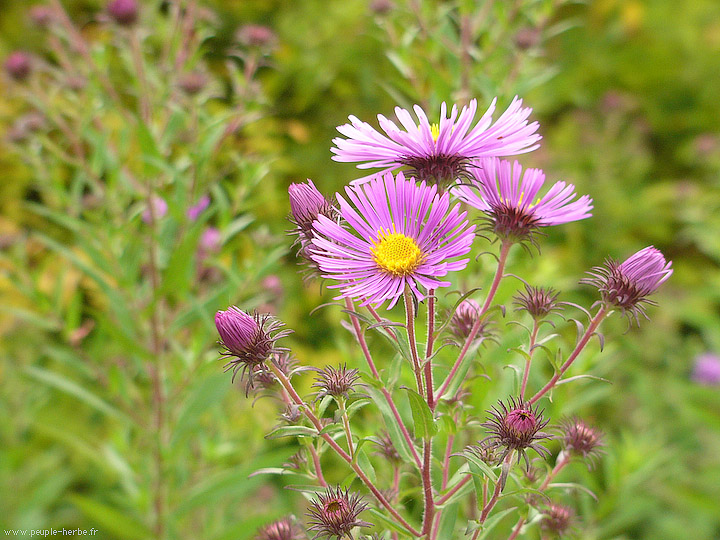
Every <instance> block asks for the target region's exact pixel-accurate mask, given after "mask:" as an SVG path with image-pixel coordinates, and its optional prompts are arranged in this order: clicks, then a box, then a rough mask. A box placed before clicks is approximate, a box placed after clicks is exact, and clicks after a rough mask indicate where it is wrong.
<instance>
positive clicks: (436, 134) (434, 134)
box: [430, 124, 440, 142]
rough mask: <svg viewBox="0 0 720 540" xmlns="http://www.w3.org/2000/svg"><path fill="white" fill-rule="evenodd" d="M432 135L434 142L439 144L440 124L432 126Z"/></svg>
mask: <svg viewBox="0 0 720 540" xmlns="http://www.w3.org/2000/svg"><path fill="white" fill-rule="evenodd" d="M430 134H431V135H432V138H433V141H435V142H437V140H438V137H439V136H440V126H439V125H438V124H433V125H432V126H430Z"/></svg>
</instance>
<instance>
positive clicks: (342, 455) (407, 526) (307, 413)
mask: <svg viewBox="0 0 720 540" xmlns="http://www.w3.org/2000/svg"><path fill="white" fill-rule="evenodd" d="M266 365H267V367H268V368H269V369H270V371H272V372H273V374H274V375H275V377H277V379H278V381H280V384H281V385H282V386H283V387H284V388H285V390H287V392H288V394H290V397H291V398H292V399H293V401H294V402H295V404H296V405H299V406H300V409H301V410H302V411H303V413H304V414H305V416H307V418H308V420H310V422H311V423H312V424H313V426H315V429H317V431H318V434H319V435H320V437H322V438H323V440H324V441H325V442H326V443H327V444H328V445H329V446H330V448H332V449H333V450H334V451H335V453H337V455H338V456H340V458H341V459H343V460H344V461H345V462H346V463H347V464H348V465H350V467H351V468H352V470H353V471H354V472H355V474H357V476H358V478H360V480H361V481H362V482H363V483H364V484H365V486H366V487H367V488H368V489H369V490H370V491H371V492H372V494H373V495H374V496H375V498H376V499H377V500H378V502H379V503H380V504H381V505H382V506H384V507H385V509H386V510H387V511H388V512H389V513H390V515H391V516H392V517H393V518H395V520H396V521H397V522H398V523H399V524H400V525H402V526H403V527H404V528H405V529H407V530H408V531H410V533H411V534H412V535H414V536H420V532H418V531H417V530H416V529H415V528H414V527H412V526H411V525H410V524H409V523H408V522H407V521H406V520H405V519H404V518H403V517H402V516H401V515H400V514H399V513H398V511H397V510H395V508H394V507H393V506H392V505H391V504H390V503H389V502H388V500H387V499H386V498H385V496H384V495H383V494H382V493H380V491H379V490H378V489H377V488H376V487H375V485H374V483H373V482H372V481H371V480H370V479H369V478H368V477H367V475H366V474H365V472H364V471H363V470H362V468H361V467H360V466H359V465H358V464H357V463H356V462H354V461H353V459H352V458H351V457H350V455H349V454H348V453H347V452H346V451H345V450H343V449H342V448H341V447H340V445H339V444H338V443H336V442H335V440H334V439H333V438H332V437H331V436H330V435H328V434H327V433H320V432H321V431H322V429H323V425H322V422H320V419H319V418H318V417H317V416H315V414H314V413H313V412H312V410H311V409H310V407H309V406H308V405H307V403H305V402H304V401H303V399H302V398H301V397H300V396H299V395H298V393H297V392H296V391H295V388H294V387H293V385H292V383H291V382H290V379H288V378H287V377H286V376H285V374H284V373H283V372H282V371H280V369H279V368H278V367H277V366H275V365H274V364H273V363H272V362H269V363H267V364H266Z"/></svg>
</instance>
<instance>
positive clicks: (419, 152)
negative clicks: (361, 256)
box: [331, 97, 541, 186]
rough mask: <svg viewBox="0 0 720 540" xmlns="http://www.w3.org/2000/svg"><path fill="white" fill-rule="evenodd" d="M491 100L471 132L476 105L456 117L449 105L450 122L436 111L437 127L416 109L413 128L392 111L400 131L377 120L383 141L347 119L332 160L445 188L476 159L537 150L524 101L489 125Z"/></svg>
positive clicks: (409, 120) (533, 126)
mask: <svg viewBox="0 0 720 540" xmlns="http://www.w3.org/2000/svg"><path fill="white" fill-rule="evenodd" d="M496 101H497V99H494V100H493V102H492V103H491V104H490V108H488V110H487V111H486V112H485V114H484V115H483V116H482V117H481V118H480V120H478V122H477V123H476V124H475V125H474V126H473V127H472V128H471V127H470V126H471V124H472V122H473V119H474V117H475V111H476V110H477V100H475V99H473V100H472V101H470V105H469V106H467V107H463V108H462V109H461V110H460V112H459V113H458V107H457V105H453V107H452V110H451V111H450V116H449V117H448V116H447V106H446V105H445V103H443V104H442V105H441V107H440V119H439V123H438V124H432V125H431V124H430V121H429V120H428V117H427V115H426V114H425V111H423V110H422V109H421V108H420V107H419V106H418V105H415V107H414V111H415V114H416V115H417V118H418V120H419V124H416V123H415V121H414V120H413V118H412V116H411V115H410V112H409V111H407V110H406V109H401V108H400V107H396V108H395V115H396V116H397V118H398V120H399V121H400V124H401V125H402V127H403V128H404V129H401V128H399V127H398V126H397V125H396V124H395V123H394V122H392V121H391V120H388V119H387V118H385V117H384V116H383V115H381V114H379V115H378V122H379V124H380V127H381V128H382V129H383V131H385V133H386V134H387V135H383V134H382V133H380V132H379V131H377V130H376V129H375V128H373V127H372V126H371V125H370V124H368V123H366V122H361V121H360V120H359V119H358V118H356V117H355V116H350V117H349V119H350V124H344V125H342V126H339V127H338V128H337V130H338V131H339V132H340V133H341V134H343V135H344V136H345V137H347V138H346V139H343V138H340V137H338V138H335V139H333V143H335V146H336V147H334V148H331V151H332V152H333V153H334V154H335V155H334V156H333V159H334V160H335V161H342V162H363V163H360V164H359V165H358V168H359V169H369V168H372V167H382V168H383V169H384V171H383V172H387V171H394V170H396V169H398V168H400V167H403V166H405V167H408V168H409V172H408V176H414V177H416V178H417V179H418V180H422V181H427V182H434V183H440V184H441V186H442V185H447V184H449V183H451V182H453V181H454V180H455V179H456V178H458V177H464V176H466V174H467V167H468V166H469V165H471V164H472V161H473V160H474V159H477V158H483V157H491V156H510V155H515V154H522V153H525V152H530V151H531V150H535V149H536V148H537V147H538V146H539V145H538V144H537V142H538V141H539V140H540V138H541V137H540V135H538V134H537V133H536V131H537V129H538V123H537V122H532V123H530V124H528V121H527V119H528V116H530V113H531V112H532V109H530V108H529V107H525V108H523V107H522V100H521V99H519V98H518V97H515V99H514V100H513V102H512V103H511V104H510V106H509V107H508V108H507V110H506V111H505V112H504V113H503V114H502V115H500V118H498V120H497V122H495V123H494V124H493V123H492V115H493V112H494V111H495V103H496ZM370 178H371V177H370V176H367V177H365V178H360V179H358V180H355V182H365V181H368V180H369V179H370Z"/></svg>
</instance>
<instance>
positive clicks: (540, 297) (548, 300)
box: [513, 285, 560, 321]
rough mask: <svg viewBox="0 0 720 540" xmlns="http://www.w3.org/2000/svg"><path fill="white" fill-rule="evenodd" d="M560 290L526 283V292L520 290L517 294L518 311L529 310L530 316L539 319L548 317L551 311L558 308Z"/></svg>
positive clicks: (515, 300) (515, 299)
mask: <svg viewBox="0 0 720 540" xmlns="http://www.w3.org/2000/svg"><path fill="white" fill-rule="evenodd" d="M558 296H560V293H559V292H556V291H555V289H553V288H552V287H549V288H547V289H544V288H542V287H531V286H530V285H525V292H519V293H518V294H517V295H515V298H514V302H513V303H514V304H515V305H516V306H518V307H517V308H516V310H517V311H522V310H524V311H527V312H528V313H529V314H530V316H531V317H532V318H533V319H535V320H536V321H539V320H541V319H544V318H545V317H547V316H548V315H549V314H550V313H551V312H553V311H556V310H558V309H559V308H558V305H557V298H558Z"/></svg>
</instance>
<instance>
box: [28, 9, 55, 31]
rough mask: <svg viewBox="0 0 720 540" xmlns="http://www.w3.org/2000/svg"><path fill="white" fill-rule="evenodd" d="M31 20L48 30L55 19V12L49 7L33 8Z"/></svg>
mask: <svg viewBox="0 0 720 540" xmlns="http://www.w3.org/2000/svg"><path fill="white" fill-rule="evenodd" d="M29 15H30V20H31V21H32V22H33V24H35V25H37V26H39V27H40V28H47V27H48V26H49V25H50V23H51V22H52V21H53V19H54V18H55V12H54V11H53V9H52V8H51V7H49V6H42V5H38V6H33V7H32V8H30V13H29Z"/></svg>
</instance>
